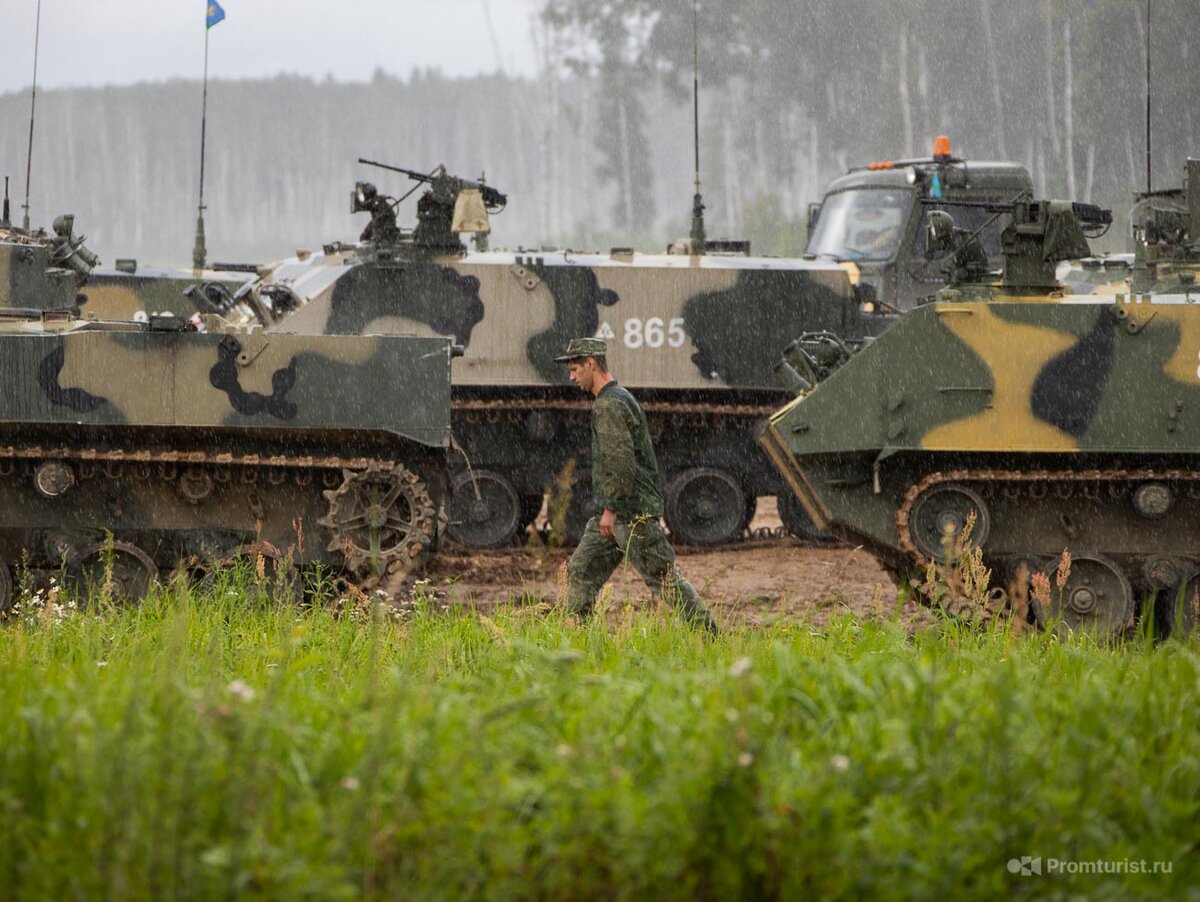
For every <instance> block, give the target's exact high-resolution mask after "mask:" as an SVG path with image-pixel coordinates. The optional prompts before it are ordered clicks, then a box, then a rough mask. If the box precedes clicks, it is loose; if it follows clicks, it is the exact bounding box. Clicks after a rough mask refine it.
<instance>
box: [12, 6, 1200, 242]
mask: <svg viewBox="0 0 1200 902" xmlns="http://www.w3.org/2000/svg"><path fill="white" fill-rule="evenodd" d="M539 2H540V9H539V10H538V15H536V16H535V17H534V18H533V19H532V27H531V29H530V33H529V41H530V52H532V53H533V54H535V56H536V59H537V60H538V67H537V69H538V74H537V75H536V76H535V77H523V76H516V75H511V74H506V73H505V71H503V68H502V67H500V66H498V67H497V71H496V72H495V73H494V74H492V75H487V76H476V77H469V78H450V77H447V76H444V75H443V74H441V72H440V71H439V70H438V69H436V68H433V69H429V68H426V69H420V70H412V71H409V72H408V73H407V74H405V75H400V74H395V73H396V72H399V71H402V70H403V67H404V62H403V60H397V61H395V64H394V67H391V68H380V69H379V70H378V71H377V72H376V73H375V75H374V77H373V78H372V79H370V80H369V81H368V82H365V83H362V82H342V81H336V80H333V79H332V78H327V79H311V78H305V77H299V76H294V75H280V76H278V77H275V78H269V79H257V80H224V79H222V78H221V77H220V73H219V72H214V73H212V78H211V80H210V83H209V97H208V155H207V161H206V176H205V200H206V204H207V207H208V211H207V214H206V223H207V227H208V246H209V259H210V260H222V261H226V260H233V261H254V262H265V261H267V260H271V259H276V258H279V257H281V256H284V255H287V254H290V253H292V252H293V251H294V250H295V249H296V248H300V247H308V248H312V247H315V246H318V245H320V244H321V243H323V242H326V241H329V240H332V239H335V238H339V239H342V240H349V239H352V238H353V237H355V236H356V235H357V233H358V231H360V230H361V228H362V227H363V226H364V225H365V222H364V221H362V217H353V216H351V215H350V212H349V193H350V189H351V188H352V186H353V183H354V181H355V180H356V179H368V180H371V181H374V182H375V183H377V184H378V185H379V187H380V189H381V190H382V191H383V192H385V193H387V194H392V195H399V194H402V193H403V192H404V191H406V190H407V188H408V184H407V183H406V182H405V180H404V178H403V177H402V176H399V175H394V174H390V173H385V172H381V171H378V170H371V169H368V168H366V167H363V166H361V165H358V164H357V163H356V160H357V158H358V157H360V156H361V157H367V158H370V159H377V160H382V161H386V162H391V163H394V164H398V165H402V166H407V167H411V168H413V169H419V170H425V171H428V170H430V169H432V168H433V167H434V166H435V165H436V164H438V163H445V164H446V166H447V167H448V168H449V169H450V170H451V171H452V172H454V173H456V174H459V175H463V176H466V177H470V178H476V177H478V176H480V174H481V173H482V174H485V175H486V178H487V181H488V182H489V183H490V184H493V185H495V186H496V187H498V188H499V189H500V190H502V191H504V192H507V193H508V195H509V198H510V200H509V205H508V209H507V210H506V211H505V212H504V213H503V214H502V215H501V216H500V217H498V218H497V219H496V220H495V221H494V223H493V226H494V228H495V234H494V236H493V246H507V247H517V246H525V247H537V246H542V245H557V246H567V247H573V248H575V249H580V250H582V249H596V248H607V247H609V246H611V245H618V244H619V245H631V244H632V245H635V246H637V247H639V248H641V249H643V250H658V249H662V248H663V247H665V245H666V244H667V242H668V240H670V239H671V238H673V237H676V236H679V235H682V234H685V233H686V231H687V228H688V223H689V216H690V209H691V194H692V170H693V164H692V127H691V126H692V123H691V94H690V90H691V60H692V31H691V28H692V18H691V12H692V5H691V4H690V3H688V2H686V0H606V2H589V0H539ZM1145 9H1146V6H1145V4H1144V3H1143V2H1136V0H1133V2H1131V0H1012V2H1006V3H1001V2H998V0H978V2H975V3H969V4H966V3H961V2H952V0H904V2H896V0H890V2H889V0H808V2H804V3H798V2H793V0H756V2H754V3H752V4H747V3H744V2H740V0H705V2H703V3H700V4H699V23H700V28H699V35H700V41H699V58H700V80H701V102H700V117H701V122H700V144H701V148H700V152H701V166H702V177H703V182H704V197H705V203H706V204H707V207H708V213H707V222H708V231H709V234H710V236H712V237H715V236H729V237H747V238H749V239H751V241H752V242H753V246H754V248H755V250H756V251H757V252H760V253H771V254H788V255H794V254H799V253H800V252H801V251H802V250H803V244H804V238H805V236H804V220H805V211H806V208H807V205H808V204H809V203H810V202H812V201H815V200H819V199H820V196H821V192H822V188H823V186H824V185H825V184H826V183H827V182H828V181H829V180H830V179H831V178H833V177H835V176H836V175H838V174H840V173H842V172H843V171H844V170H845V169H846V168H847V167H849V166H851V165H859V164H864V163H866V162H868V161H871V160H875V159H891V158H900V157H906V156H910V155H925V154H927V153H928V152H929V149H930V147H931V146H932V141H933V137H934V135H937V134H948V135H950V136H951V138H952V139H953V142H954V150H955V152H956V153H957V154H959V155H962V156H965V157H968V158H971V159H1012V160H1016V161H1019V162H1022V163H1024V164H1026V165H1027V166H1028V167H1029V168H1030V170H1031V172H1032V173H1033V179H1034V186H1035V190H1036V191H1037V193H1038V194H1039V195H1041V196H1054V197H1070V198H1074V199H1076V200H1088V201H1092V202H1095V203H1099V204H1103V205H1105V206H1111V207H1113V208H1114V209H1115V210H1116V212H1117V216H1118V220H1117V221H1118V223H1124V221H1125V214H1126V212H1127V210H1128V208H1129V205H1130V203H1131V201H1132V199H1133V193H1134V191H1135V190H1144V189H1145V187H1146V151H1145V119H1144V103H1145V95H1144V87H1145V69H1146V57H1145V47H1146V16H1145ZM461 13H462V14H463V15H473V14H475V8H474V7H473V6H465V7H464V8H463V9H462V11H461ZM221 27H222V28H230V27H234V26H233V25H224V24H223V25H222V26H221ZM1197 35H1200V4H1196V3H1195V2H1194V0H1154V5H1153V19H1152V29H1151V35H1150V37H1151V53H1152V63H1153V87H1154V96H1153V119H1152V122H1153V148H1154V153H1153V173H1154V175H1153V179H1154V187H1155V188H1165V187H1171V186H1177V185H1178V184H1179V182H1180V180H1181V178H1182V168H1183V167H1182V163H1183V159H1184V157H1186V156H1187V155H1189V154H1191V155H1200V134H1198V133H1197V124H1198V123H1197V121H1196V119H1197V117H1198V116H1200V110H1197V109H1196V108H1195V102H1194V100H1195V98H1196V97H1197V96H1200V90H1198V89H1200V48H1198V47H1197V46H1196V44H1197V43H1198V42H1200V39H1198V38H1197V37H1196V36H1197ZM214 39H215V38H214ZM268 39H269V36H264V40H268ZM454 52H455V48H454V47H447V48H446V53H447V55H450V54H453V53H454ZM497 56H498V58H499V57H500V55H499V54H497ZM200 95H201V84H200V80H199V79H198V78H197V79H196V80H171V81H166V82H157V83H142V84H135V85H128V86H113V87H93V88H71V89H55V90H45V91H39V93H38V100H37V111H38V118H37V123H36V134H35V147H34V153H35V158H34V159H35V162H34V167H33V181H32V186H31V206H32V211H31V213H32V218H33V221H34V223H35V224H46V225H48V224H49V222H50V220H51V219H52V218H53V216H54V215H56V214H57V213H60V212H67V211H69V212H73V213H75V214H76V222H77V228H78V229H79V230H80V231H82V232H85V233H87V234H88V235H89V236H90V237H91V241H90V243H91V246H92V247H94V248H95V249H96V250H97V251H98V252H99V253H100V254H101V255H102V256H103V257H104V259H105V262H109V263H111V262H112V260H113V258H115V257H118V256H136V257H138V258H139V259H140V260H143V261H148V262H157V263H173V264H180V265H182V264H186V263H187V262H188V261H189V260H190V254H191V247H192V235H193V230H194V226H195V215H196V203H197V189H198V176H199V151H200V147H199V145H200V142H199V132H200V115H199V113H200ZM28 120H29V91H28V90H27V89H26V90H21V91H14V92H9V93H6V94H0V175H4V174H7V175H10V176H12V195H13V198H14V200H13V206H14V218H19V212H20V211H19V210H18V209H17V207H18V206H19V203H20V200H21V197H22V194H23V187H24V164H25V152H26V141H27V138H28ZM410 203H411V202H410ZM412 218H413V212H412V209H411V207H408V206H406V207H405V208H404V209H403V210H402V213H401V222H402V223H406V222H410V221H411V220H412ZM1125 234H1126V229H1125V228H1124V226H1123V225H1122V227H1121V228H1114V229H1113V230H1112V232H1111V233H1110V235H1109V236H1108V237H1107V239H1106V242H1105V249H1108V250H1120V249H1123V247H1124V241H1125Z"/></svg>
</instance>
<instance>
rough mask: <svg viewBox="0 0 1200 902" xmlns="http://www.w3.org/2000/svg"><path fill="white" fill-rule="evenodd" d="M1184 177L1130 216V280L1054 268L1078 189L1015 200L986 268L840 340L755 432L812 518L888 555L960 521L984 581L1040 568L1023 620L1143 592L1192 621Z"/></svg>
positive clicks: (1195, 456)
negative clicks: (1172, 190)
mask: <svg viewBox="0 0 1200 902" xmlns="http://www.w3.org/2000/svg"><path fill="white" fill-rule="evenodd" d="M1187 186H1188V190H1187V204H1186V213H1185V214H1179V213H1172V214H1171V215H1170V216H1169V217H1167V221H1162V220H1161V219H1160V218H1157V217H1155V216H1154V215H1153V214H1151V215H1150V216H1149V218H1148V220H1147V221H1148V223H1149V225H1148V226H1147V228H1146V234H1145V235H1144V236H1143V238H1144V239H1146V240H1144V241H1143V242H1142V243H1143V248H1142V250H1141V251H1140V253H1139V262H1138V263H1137V264H1136V266H1135V268H1136V269H1139V271H1140V272H1142V273H1143V274H1144V275H1145V276H1146V277H1147V278H1146V280H1145V281H1144V282H1143V283H1141V284H1139V283H1137V282H1135V283H1134V285H1133V286H1132V287H1130V286H1127V287H1126V288H1125V290H1123V291H1119V292H1117V293H1116V294H1115V295H1113V296H1108V297H1105V296H1099V295H1088V296H1077V295H1071V294H1069V293H1067V292H1066V291H1065V290H1064V289H1063V288H1062V287H1061V286H1056V285H1055V280H1054V275H1053V273H1054V265H1055V262H1056V261H1059V260H1063V259H1070V258H1077V257H1085V256H1087V248H1086V242H1085V241H1084V238H1083V236H1082V234H1081V233H1080V230H1079V228H1078V222H1077V214H1078V213H1079V212H1080V211H1079V205H1075V207H1074V208H1073V207H1072V206H1071V205H1067V204H1044V203H1043V204H1036V203H1028V202H1022V203H1018V204H1016V205H1014V210H1013V213H1012V217H1013V218H1012V222H1011V223H1010V225H1009V226H1008V227H1007V228H1006V229H1005V231H1004V234H1003V243H1004V246H1005V251H1006V266H1005V271H1004V276H1003V278H1002V279H1000V280H998V281H989V280H987V279H979V280H977V281H975V282H974V283H960V284H957V285H953V286H951V287H950V288H948V289H946V290H944V291H942V292H941V293H940V294H939V295H938V300H937V302H935V303H931V304H928V305H926V306H922V307H919V308H917V309H916V310H914V311H913V312H911V313H909V314H907V315H906V316H904V317H903V318H902V319H901V320H900V322H899V323H898V324H897V325H896V326H894V327H893V328H892V329H891V330H890V331H888V332H887V333H885V334H884V335H882V336H881V337H880V338H878V339H877V340H875V341H874V342H872V343H870V344H868V345H867V346H864V347H862V348H861V349H860V350H858V351H857V352H854V349H853V348H852V347H850V348H847V349H846V350H845V351H844V352H842V353H841V354H840V356H838V359H836V360H835V361H834V363H833V365H831V366H829V367H827V369H829V370H831V374H830V375H828V376H827V377H826V378H824V379H823V380H822V381H820V383H819V384H817V385H816V387H815V388H812V389H811V390H808V391H806V392H804V393H803V394H802V395H801V396H800V397H799V398H797V399H796V400H795V401H793V402H792V403H791V404H789V405H787V406H786V407H784V408H783V409H782V410H780V411H779V412H778V413H776V414H775V415H774V416H773V417H771V419H770V424H769V428H768V429H767V430H766V432H765V433H764V435H763V438H762V441H763V444H764V447H765V448H766V449H767V451H768V453H769V454H770V455H771V457H772V459H773V460H774V461H775V463H776V465H777V466H778V467H779V470H780V472H781V473H782V474H783V475H784V476H785V478H786V479H787V480H788V483H789V484H790V485H791V486H792V488H793V489H794V490H795V491H796V493H797V494H798V495H799V497H800V499H801V501H802V502H803V504H804V506H805V508H806V510H807V511H808V512H809V514H810V515H811V516H812V518H813V519H814V521H815V522H816V523H817V524H819V525H820V526H822V527H824V528H827V529H829V530H830V531H832V532H833V533H835V534H836V535H839V536H841V537H843V538H845V539H847V540H848V541H852V542H855V543H862V544H864V545H865V546H866V547H868V548H869V549H871V550H872V551H873V552H874V553H875V554H876V555H877V556H878V557H879V559H880V560H881V561H882V562H884V563H885V564H886V565H888V566H890V567H892V568H894V569H895V570H897V571H899V572H901V573H903V572H905V571H906V570H907V571H909V572H912V571H913V570H914V569H915V570H917V571H918V572H919V571H920V569H921V567H922V565H923V564H926V563H928V562H931V561H938V560H944V559H945V558H946V557H947V556H948V555H949V554H950V553H952V552H951V550H950V549H951V547H952V546H953V545H954V543H956V542H958V541H959V540H960V539H964V541H965V542H966V543H968V544H969V546H970V547H977V548H979V549H981V550H982V555H983V561H984V562H985V563H986V565H987V566H988V567H990V568H991V570H992V583H993V585H994V586H998V587H1004V586H1006V585H1010V584H1014V583H1015V582H1016V581H1017V580H1018V579H1019V575H1020V574H1021V573H1026V574H1030V573H1032V574H1037V573H1039V572H1041V573H1046V574H1047V576H1048V577H1050V579H1051V582H1050V586H1051V596H1052V597H1051V600H1050V602H1049V603H1048V604H1043V605H1040V606H1037V610H1036V614H1037V617H1038V619H1039V620H1040V622H1042V623H1043V624H1051V623H1056V624H1059V625H1060V627H1066V628H1081V627H1084V628H1088V629H1091V630H1095V631H1097V632H1099V633H1102V634H1115V633H1119V632H1121V631H1123V630H1125V629H1126V628H1127V627H1129V626H1130V625H1131V624H1132V622H1133V618H1134V616H1135V612H1136V611H1137V609H1138V606H1139V604H1140V603H1142V602H1143V601H1145V600H1146V599H1148V598H1157V599H1158V600H1159V607H1158V611H1157V614H1158V622H1159V624H1160V625H1163V624H1165V625H1169V626H1174V627H1176V628H1178V629H1182V630H1186V631H1190V630H1192V629H1194V628H1195V626H1196V623H1197V604H1198V603H1200V553H1198V552H1197V549H1198V548H1200V451H1198V450H1197V449H1200V370H1198V369H1197V364H1198V361H1200V358H1197V354H1198V353H1200V306H1198V305H1197V303H1196V302H1197V301H1200V291H1197V289H1196V285H1195V274H1196V271H1197V269H1200V241H1198V239H1200V162H1196V161H1189V163H1188V165H1187ZM941 215H942V216H945V215H946V214H945V213H942V214H941ZM944 225H945V223H944V221H940V225H939V227H938V228H936V229H935V230H934V231H938V232H940V234H941V235H943V236H945V234H946V230H945V228H943V226H944ZM934 240H936V236H935V237H931V241H934ZM820 344H821V343H820V342H818V341H815V340H814V339H812V338H809V339H808V340H807V341H806V342H801V343H800V344H799V346H796V347H793V348H792V349H791V353H790V357H791V358H792V360H791V361H790V362H788V363H787V367H788V368H790V369H792V370H797V367H798V368H799V370H806V369H807V370H808V371H809V372H810V373H811V372H812V371H813V367H812V366H811V365H810V364H809V361H810V360H815V359H816V355H815V354H814V353H813V351H814V350H819V346H820ZM798 375H799V376H800V377H801V378H804V372H799V373H798ZM806 381H809V382H811V381H813V380H812V379H808V380H806ZM968 521H971V524H972V525H971V528H970V531H969V534H967V524H968ZM1064 548H1066V549H1069V550H1070V555H1071V560H1070V567H1069V575H1068V576H1066V577H1065V582H1063V583H1061V584H1059V583H1058V581H1057V579H1058V573H1057V567H1058V564H1059V562H1060V560H1061V555H1062V552H1063V549H1064Z"/></svg>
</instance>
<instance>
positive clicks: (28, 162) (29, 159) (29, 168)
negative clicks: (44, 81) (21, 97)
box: [21, 0, 42, 232]
mask: <svg viewBox="0 0 1200 902" xmlns="http://www.w3.org/2000/svg"><path fill="white" fill-rule="evenodd" d="M41 38H42V0H38V5H37V18H36V20H35V24H34V26H33V90H32V92H31V93H30V95H29V150H28V151H27V152H26V154H25V203H24V204H22V205H21V209H22V210H24V211H25V214H24V215H23V216H22V217H21V228H23V229H24V230H25V231H26V232H28V231H29V179H30V176H31V174H32V172H33V113H34V110H35V109H37V66H38V45H39V44H40V43H41Z"/></svg>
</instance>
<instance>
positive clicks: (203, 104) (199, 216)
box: [192, 22, 212, 269]
mask: <svg viewBox="0 0 1200 902" xmlns="http://www.w3.org/2000/svg"><path fill="white" fill-rule="evenodd" d="M211 30H212V26H211V25H209V24H208V23H207V22H206V23H205V25H204V89H203V93H202V94H201V100H200V203H199V206H198V208H197V210H196V240H195V243H193V244H192V266H194V267H195V268H196V269H204V263H205V258H206V257H207V256H208V249H207V248H206V247H205V245H204V139H205V131H206V130H207V127H208V33H209V32H210V31H211Z"/></svg>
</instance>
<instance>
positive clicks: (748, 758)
mask: <svg viewBox="0 0 1200 902" xmlns="http://www.w3.org/2000/svg"><path fill="white" fill-rule="evenodd" d="M737 762H738V767H749V766H750V765H751V764H753V763H754V756H753V755H752V754H750V753H749V752H742V753H741V754H740V755H738V757H737Z"/></svg>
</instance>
